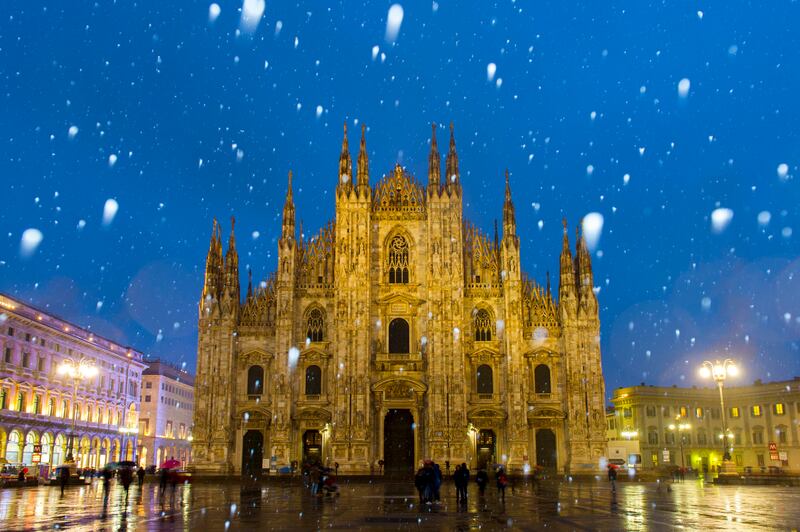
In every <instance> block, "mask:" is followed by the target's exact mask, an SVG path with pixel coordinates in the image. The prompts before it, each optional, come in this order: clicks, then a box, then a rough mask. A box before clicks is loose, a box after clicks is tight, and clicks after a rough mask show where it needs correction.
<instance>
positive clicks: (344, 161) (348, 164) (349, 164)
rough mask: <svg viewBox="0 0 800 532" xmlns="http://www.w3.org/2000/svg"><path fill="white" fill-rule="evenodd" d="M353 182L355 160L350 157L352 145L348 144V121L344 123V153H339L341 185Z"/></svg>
mask: <svg viewBox="0 0 800 532" xmlns="http://www.w3.org/2000/svg"><path fill="white" fill-rule="evenodd" d="M352 184H353V161H352V159H350V147H349V146H348V144H347V122H345V123H344V138H343V139H342V153H341V154H340V155H339V186H342V185H345V186H348V187H349V186H351V185H352Z"/></svg>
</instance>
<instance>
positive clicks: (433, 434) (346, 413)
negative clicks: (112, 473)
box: [193, 126, 606, 475]
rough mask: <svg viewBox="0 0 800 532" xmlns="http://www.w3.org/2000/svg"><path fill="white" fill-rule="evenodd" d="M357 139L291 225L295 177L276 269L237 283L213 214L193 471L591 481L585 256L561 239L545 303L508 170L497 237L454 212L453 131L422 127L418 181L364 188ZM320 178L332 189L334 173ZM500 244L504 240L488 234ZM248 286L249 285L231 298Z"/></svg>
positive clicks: (597, 457)
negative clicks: (454, 469)
mask: <svg viewBox="0 0 800 532" xmlns="http://www.w3.org/2000/svg"><path fill="white" fill-rule="evenodd" d="M364 134H365V131H364V129H363V127H362V134H361V143H360V149H359V154H358V158H357V162H356V164H355V168H354V165H353V162H352V159H351V155H350V151H349V147H348V140H347V131H346V127H345V137H344V141H343V145H342V150H341V155H340V158H339V170H338V178H337V183H336V191H335V202H336V206H335V207H336V210H335V218H334V220H333V221H331V222H330V223H328V224H327V225H325V226H324V227H323V228H322V229H321V230H320V231H319V233H318V234H317V235H315V236H313V237H312V238H308V239H307V238H305V237H304V235H303V233H302V230H300V231H299V232H298V230H297V228H296V212H295V204H294V198H293V192H292V174H291V172H290V173H289V187H288V190H287V195H286V201H285V204H284V208H283V222H282V228H281V238H280V240H279V242H278V269H277V272H275V273H274V274H273V275H271V276H268V277H267V278H266V279H264V280H263V281H261V282H258V283H256V284H255V285H254V284H253V282H252V275H250V278H249V281H248V286H247V288H246V289H245V290H244V291H242V290H241V289H240V286H239V265H238V253H237V249H236V242H235V237H234V231H233V221H232V222H231V232H230V239H229V242H228V248H227V250H226V251H225V252H224V253H223V244H222V237H221V228H220V226H219V224H218V223H217V222H216V220H215V221H214V227H213V231H212V237H211V244H210V248H209V252H208V256H207V259H206V275H205V283H204V286H203V290H202V295H201V298H200V304H199V320H198V327H199V342H198V357H197V374H196V375H197V376H196V391H197V398H196V408H195V417H194V432H193V436H194V441H193V455H194V464H193V465H194V468H195V471H196V472H197V473H198V474H209V475H214V474H245V475H246V474H253V473H257V472H260V471H262V470H263V469H265V468H267V467H270V468H273V469H275V468H280V467H283V466H287V465H290V464H292V463H293V462H297V463H303V462H309V461H322V462H324V463H327V464H333V463H338V464H339V466H340V469H339V471H340V473H345V474H347V473H352V474H357V473H369V472H370V471H373V470H374V471H377V470H378V469H379V468H378V465H377V463H378V461H379V460H383V461H384V465H385V469H386V470H387V471H401V472H406V471H408V472H410V471H412V470H413V469H414V468H415V466H416V464H417V462H418V461H419V460H420V459H423V458H432V459H434V460H436V461H438V462H440V463H441V464H443V465H445V464H446V462H449V463H450V464H453V465H454V464H456V463H461V462H467V463H469V464H470V466H471V467H476V466H479V465H480V466H483V465H490V464H495V463H503V464H505V465H506V466H507V467H509V468H510V469H511V470H512V471H519V472H524V471H530V469H531V468H532V467H535V466H537V465H538V466H541V467H543V468H547V469H552V470H557V471H569V472H572V473H580V472H587V473H588V472H593V471H596V470H597V469H598V468H599V465H600V463H601V458H602V457H603V456H604V455H605V452H606V435H605V418H604V381H603V374H602V368H601V361H600V345H599V316H598V305H597V299H596V296H595V293H594V290H593V288H594V287H593V274H592V266H591V258H590V254H589V252H588V249H587V247H586V243H585V241H584V240H583V238H582V237H580V235H579V236H578V240H577V244H576V251H575V254H574V255H573V251H572V250H571V249H570V245H569V239H568V236H567V232H566V222H565V230H564V237H563V247H562V249H561V256H560V277H559V279H560V284H559V287H558V297H557V298H556V297H555V296H554V295H553V294H552V293H551V289H550V282H549V276H548V280H547V282H546V284H545V285H544V286H543V285H540V284H538V283H537V282H535V281H534V280H532V279H531V278H529V277H528V276H526V275H525V274H524V273H523V271H522V267H521V257H520V243H519V236H518V233H517V225H516V218H515V213H514V204H513V201H512V197H511V188H510V184H509V180H508V173H507V172H506V183H505V201H504V204H503V208H502V212H503V223H502V233H501V234H498V228H497V225H495V230H494V237H493V238H491V237H489V236H487V235H486V234H485V233H483V232H482V231H481V230H480V229H479V228H477V227H475V226H474V225H472V224H471V223H469V222H468V221H467V220H466V219H465V218H464V216H463V205H462V202H463V196H464V191H463V190H462V187H461V180H460V173H459V161H458V155H457V152H456V147H455V140H454V137H453V131H452V126H451V131H450V144H449V149H448V152H447V156H446V161H445V165H444V166H445V174H444V177H442V175H441V173H442V165H441V160H440V154H439V151H438V147H437V142H436V136H435V134H436V127H435V126H434V129H433V136H432V138H431V149H430V155H429V158H428V176H427V183H426V184H423V183H421V182H419V181H418V180H416V179H415V178H414V177H413V176H411V175H410V174H409V172H408V170H406V169H404V168H402V167H401V166H399V165H397V166H395V167H394V168H393V169H392V170H391V171H390V172H389V173H388V174H386V175H385V176H384V177H382V178H381V179H380V180H379V181H378V182H377V183H376V184H375V185H371V184H370V172H369V160H368V155H367V151H366V141H365V138H364ZM332 181H333V179H332ZM501 236H502V238H501ZM242 292H244V293H242Z"/></svg>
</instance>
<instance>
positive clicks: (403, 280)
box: [387, 235, 409, 284]
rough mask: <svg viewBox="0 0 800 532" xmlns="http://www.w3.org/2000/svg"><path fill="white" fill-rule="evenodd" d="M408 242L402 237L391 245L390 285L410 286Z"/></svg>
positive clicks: (393, 240)
mask: <svg viewBox="0 0 800 532" xmlns="http://www.w3.org/2000/svg"><path fill="white" fill-rule="evenodd" d="M408 256H409V252H408V242H406V239H405V238H403V237H402V236H400V235H397V236H395V237H394V238H392V241H391V242H390V243H389V257H388V259H389V260H388V264H387V266H388V268H389V284H408V265H409V260H408Z"/></svg>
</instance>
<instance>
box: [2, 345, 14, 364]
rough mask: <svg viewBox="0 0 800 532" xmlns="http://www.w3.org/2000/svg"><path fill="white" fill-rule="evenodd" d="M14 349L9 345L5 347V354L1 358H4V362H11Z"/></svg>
mask: <svg viewBox="0 0 800 532" xmlns="http://www.w3.org/2000/svg"><path fill="white" fill-rule="evenodd" d="M13 354H14V351H12V349H11V348H10V347H6V354H5V357H4V359H3V360H5V362H6V364H11V357H12V356H13Z"/></svg>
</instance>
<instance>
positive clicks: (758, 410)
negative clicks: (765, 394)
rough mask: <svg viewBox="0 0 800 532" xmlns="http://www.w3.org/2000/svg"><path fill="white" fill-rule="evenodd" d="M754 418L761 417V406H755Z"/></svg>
mask: <svg viewBox="0 0 800 532" xmlns="http://www.w3.org/2000/svg"><path fill="white" fill-rule="evenodd" d="M753 417H761V405H753Z"/></svg>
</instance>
